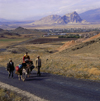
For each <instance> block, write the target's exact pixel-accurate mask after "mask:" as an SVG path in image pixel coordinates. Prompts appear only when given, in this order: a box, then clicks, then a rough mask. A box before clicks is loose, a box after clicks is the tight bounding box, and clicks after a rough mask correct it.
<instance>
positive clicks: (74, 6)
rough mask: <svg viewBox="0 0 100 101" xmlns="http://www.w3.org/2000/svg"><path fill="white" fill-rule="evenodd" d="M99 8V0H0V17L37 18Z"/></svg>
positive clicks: (14, 18) (13, 18) (12, 18)
mask: <svg viewBox="0 0 100 101" xmlns="http://www.w3.org/2000/svg"><path fill="white" fill-rule="evenodd" d="M97 8H100V0H0V18H4V19H10V20H25V19H31V20H32V19H33V20H36V19H39V18H42V17H45V16H48V15H55V14H56V15H61V16H62V15H65V14H67V13H72V12H74V11H76V12H77V13H78V14H80V13H83V12H85V11H87V10H91V9H97Z"/></svg>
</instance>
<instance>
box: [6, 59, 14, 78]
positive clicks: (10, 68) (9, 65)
mask: <svg viewBox="0 0 100 101" xmlns="http://www.w3.org/2000/svg"><path fill="white" fill-rule="evenodd" d="M14 70H15V67H14V62H13V61H12V59H9V63H7V71H8V78H9V77H10V76H12V78H13V71H14Z"/></svg>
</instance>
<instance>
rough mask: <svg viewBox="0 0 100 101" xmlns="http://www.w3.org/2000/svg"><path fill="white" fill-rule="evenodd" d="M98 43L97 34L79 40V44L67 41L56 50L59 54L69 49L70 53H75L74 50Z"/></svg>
mask: <svg viewBox="0 0 100 101" xmlns="http://www.w3.org/2000/svg"><path fill="white" fill-rule="evenodd" d="M98 42H100V34H97V35H95V36H93V37H90V38H87V39H85V40H84V39H81V40H80V42H78V41H77V40H76V41H74V40H72V41H68V42H66V43H65V44H64V45H63V46H61V47H59V48H58V49H57V50H58V51H59V52H61V51H64V50H67V49H69V50H70V49H71V50H72V51H75V50H78V49H81V48H84V47H87V46H89V45H91V44H94V43H95V44H96V43H98ZM90 51H91V50H90Z"/></svg>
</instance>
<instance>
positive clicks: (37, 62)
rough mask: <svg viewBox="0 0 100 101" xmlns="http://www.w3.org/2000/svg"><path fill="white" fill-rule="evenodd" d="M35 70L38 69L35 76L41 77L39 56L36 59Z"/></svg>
mask: <svg viewBox="0 0 100 101" xmlns="http://www.w3.org/2000/svg"><path fill="white" fill-rule="evenodd" d="M36 68H37V69H38V72H37V75H39V76H41V73H40V68H41V59H40V56H37V59H36Z"/></svg>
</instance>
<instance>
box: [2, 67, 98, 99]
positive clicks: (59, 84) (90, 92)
mask: <svg viewBox="0 0 100 101" xmlns="http://www.w3.org/2000/svg"><path fill="white" fill-rule="evenodd" d="M0 81H1V82H3V83H6V84H9V85H12V86H14V87H17V88H19V89H22V90H24V91H27V92H30V93H32V94H34V95H36V96H38V97H41V98H44V99H46V100H49V101H100V82H93V81H87V80H76V79H74V78H66V77H62V76H57V75H52V74H48V73H42V75H41V77H38V76H37V75H36V72H35V71H34V70H33V71H32V73H31V75H30V77H29V78H27V79H26V81H24V82H23V81H19V80H18V78H17V75H16V74H15V75H14V79H12V78H8V73H7V71H6V70H5V68H4V67H0Z"/></svg>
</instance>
